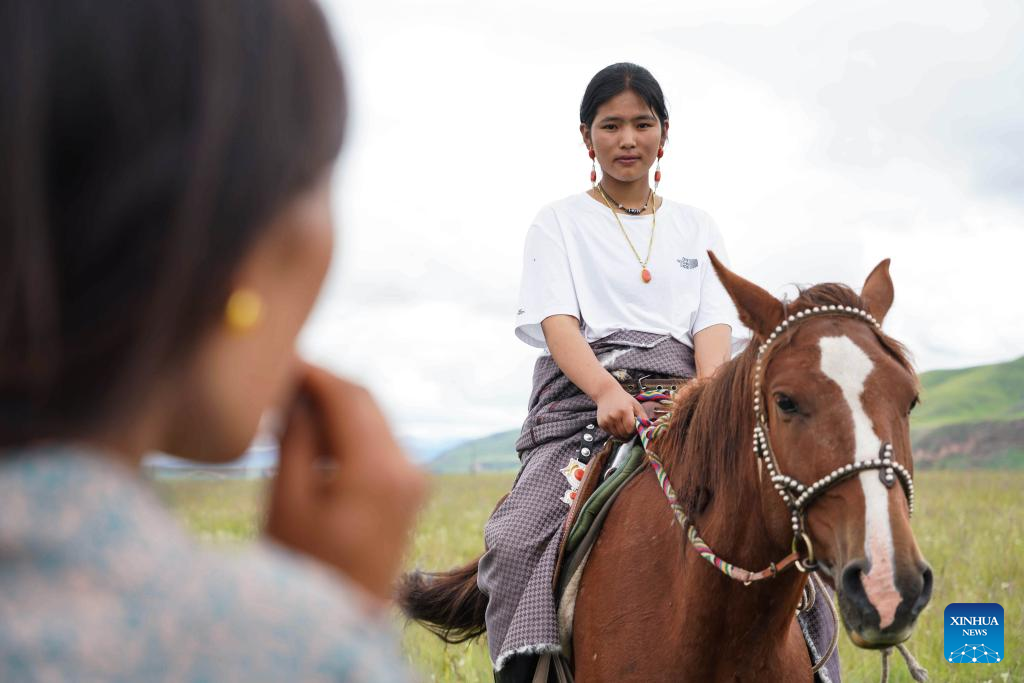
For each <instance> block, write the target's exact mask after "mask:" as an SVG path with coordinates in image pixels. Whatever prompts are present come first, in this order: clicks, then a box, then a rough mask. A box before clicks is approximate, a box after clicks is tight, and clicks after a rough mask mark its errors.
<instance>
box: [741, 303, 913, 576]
mask: <svg viewBox="0 0 1024 683" xmlns="http://www.w3.org/2000/svg"><path fill="white" fill-rule="evenodd" d="M822 315H829V316H847V317H853V318H857V319H860V320H863V321H864V322H866V323H868V324H870V325H872V326H873V327H874V329H876V330H878V331H881V329H882V326H881V324H880V323H879V322H878V321H877V320H875V318H874V317H873V316H872V315H871V314H870V313H868V312H867V311H864V310H862V309H859V308H854V307H853V306H839V305H828V306H814V307H812V308H808V309H805V310H803V311H799V312H797V313H794V314H793V315H790V316H788V317H786V318H785V319H784V320H783V321H782V322H781V323H779V325H778V327H776V328H775V330H774V331H773V332H772V333H771V334H770V335H768V338H767V339H765V341H764V343H762V344H761V346H760V347H759V348H758V349H757V360H756V363H755V365H754V454H755V455H756V456H757V457H758V459H759V460H758V468H759V469H758V473H759V474H760V466H761V464H762V463H763V464H764V467H765V468H766V469H767V470H768V476H769V477H771V482H772V484H773V486H774V487H775V490H776V491H777V492H778V494H779V496H781V497H782V500H783V502H784V503H785V504H786V506H787V507H788V508H789V514H790V525H791V526H792V528H793V544H792V548H793V552H794V553H796V552H798V548H799V546H800V544H801V543H803V545H804V548H805V549H806V555H805V557H803V558H801V559H799V560H797V561H796V567H797V569H799V570H800V571H811V570H814V569H817V567H818V563H817V562H816V561H815V559H814V548H813V547H812V545H811V539H810V537H808V535H807V532H806V518H807V508H809V507H810V506H811V504H812V503H813V502H814V501H815V500H817V499H818V498H819V497H820V496H821V495H822V494H823V493H825V491H827V490H829V489H830V488H832V487H833V486H835V485H836V484H839V483H840V482H843V481H845V480H847V479H849V478H851V477H853V476H854V475H857V474H860V473H861V472H865V471H867V470H878V478H879V479H880V480H881V482H882V483H883V484H884V485H885V487H886V488H892V487H893V484H895V483H896V478H897V477H898V478H899V480H900V484H901V485H902V486H903V492H904V493H905V494H906V496H907V503H908V507H909V510H910V514H911V515H913V514H914V481H913V479H912V478H911V476H910V472H908V471H907V468H905V467H904V466H903V465H901V464H900V463H898V462H895V461H894V460H893V451H892V444H891V443H888V442H886V443H883V444H882V446H881V448H880V449H879V451H878V457H877V458H874V459H871V460H861V461H859V462H854V463H850V464H848V465H843V466H842V467H837V468H836V469H834V470H832V471H831V472H829V473H828V474H826V475H825V476H824V477H822V478H820V479H818V480H817V481H815V482H814V483H813V484H810V485H807V486H805V485H804V484H801V483H800V482H799V481H797V480H796V479H794V478H793V477H790V476H787V475H786V474H784V473H783V472H782V470H781V468H780V467H779V463H778V460H777V459H776V458H775V453H774V451H773V450H772V444H771V435H770V434H769V432H768V418H767V417H766V415H765V412H764V409H763V407H762V406H763V405H764V403H765V402H764V401H762V398H763V388H762V387H763V381H762V379H763V377H764V368H765V367H766V365H767V363H766V356H767V354H768V351H769V350H770V348H771V346H772V344H773V343H774V342H775V341H776V340H777V339H778V338H779V337H780V336H781V335H782V334H784V333H785V332H786V331H787V330H788V329H789V328H790V327H791V326H792V325H794V324H795V323H797V322H799V321H802V320H806V319H808V318H812V317H815V316H822Z"/></svg>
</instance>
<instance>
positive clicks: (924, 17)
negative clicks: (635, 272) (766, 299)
mask: <svg viewBox="0 0 1024 683" xmlns="http://www.w3.org/2000/svg"><path fill="white" fill-rule="evenodd" d="M325 7H326V10H327V13H328V15H329V17H330V19H331V22H332V25H333V27H334V30H335V33H336V36H337V37H338V39H339V42H340V44H341V50H342V54H343V59H344V62H345V67H346V71H347V74H348V78H349V94H350V97H351V125H350V126H349V136H348V141H347V143H346V149H345V151H344V154H343V157H342V163H341V165H340V167H339V173H338V177H337V190H338V191H337V193H336V201H337V204H336V218H337V230H338V245H337V249H336V253H335V260H334V265H333V267H332V271H331V275H330V277H329V280H328V283H327V285H326V287H325V289H324V292H323V294H322V296H321V299H320V301H319V303H318V306H317V308H316V310H315V312H314V315H313V317H312V318H311V320H310V322H309V324H308V325H307V328H306V329H305V331H304V333H303V337H302V340H301V346H302V348H303V350H304V352H305V353H306V354H307V355H308V356H309V357H310V358H312V359H313V360H315V361H317V362H320V363H322V364H324V365H326V366H328V367H330V368H331V369H333V370H336V371H338V372H341V373H345V374H347V375H349V376H352V377H354V378H355V379H357V380H359V381H361V382H363V383H365V384H367V385H368V386H369V387H370V388H371V389H372V390H373V392H374V393H375V394H376V395H377V397H378V398H379V399H381V401H382V402H385V403H386V404H387V406H388V412H389V414H390V416H391V418H392V419H393V421H394V423H395V426H396V429H397V431H398V432H399V433H400V434H402V435H404V436H406V437H415V438H417V439H439V440H440V439H450V438H453V437H469V436H477V435H482V434H488V433H491V432H494V431H498V430H502V429H513V428H518V427H519V425H520V423H521V421H522V419H523V417H524V416H525V413H526V401H527V398H528V394H529V390H530V379H531V373H532V366H533V362H534V360H535V359H536V357H537V350H536V349H533V348H530V347H528V346H527V345H525V344H524V343H522V342H521V341H519V340H517V339H516V338H515V336H514V334H513V321H514V318H515V310H516V297H517V294H518V287H519V271H520V267H521V258H522V247H523V240H524V238H525V235H526V231H527V228H528V227H529V225H530V221H531V219H532V218H533V216H534V215H535V214H536V213H537V211H538V209H540V207H542V206H543V205H544V204H547V203H548V202H551V201H553V200H556V199H559V198H562V197H564V196H566V195H569V194H572V193H575V192H581V191H583V190H585V189H587V187H588V186H589V172H590V164H589V159H588V158H587V155H586V149H585V148H584V146H583V144H582V142H581V141H580V137H579V133H578V126H579V117H578V111H579V100H580V98H581V96H582V94H583V90H584V88H585V87H586V84H587V82H588V81H589V79H590V77H591V76H592V75H593V74H594V73H595V72H596V71H598V70H599V69H601V68H602V67H604V66H606V65H608V64H611V63H613V62H618V61H634V62H637V63H639V64H642V65H644V66H646V67H647V68H649V69H650V70H651V71H652V72H653V73H654V75H655V77H656V78H658V80H659V81H660V82H661V84H662V87H663V89H664V91H665V93H666V96H667V98H668V101H669V114H670V119H671V132H670V141H669V144H668V145H667V147H666V153H665V158H664V160H663V163H662V169H663V181H662V184H661V192H662V193H663V194H664V195H666V196H668V197H671V198H672V199H675V200H677V201H681V202H684V203H687V204H692V205H694V206H697V207H700V208H702V209H704V210H706V211H708V212H709V213H710V214H711V215H712V216H714V217H715V219H716V221H717V222H718V225H719V227H720V228H721V230H722V233H723V235H724V237H725V240H726V244H727V246H728V248H729V251H730V255H731V257H732V263H733V268H734V270H736V271H737V272H738V273H740V274H741V275H743V276H745V277H747V278H749V279H751V280H753V281H755V282H758V283H759V284H761V285H762V286H765V287H766V288H768V289H769V290H771V291H772V292H774V293H775V294H777V295H779V296H781V295H782V294H783V293H785V292H787V291H788V292H790V293H791V294H792V293H793V291H794V290H793V286H792V285H793V283H808V284H809V283H814V282H820V281H826V280H828V281H840V282H846V283H848V284H850V285H852V286H854V287H855V288H858V289H859V287H860V286H861V284H862V283H863V280H864V277H865V276H866V275H867V273H868V272H869V271H870V270H871V268H872V267H873V266H874V265H875V264H876V263H878V261H880V260H881V259H883V258H885V257H891V258H892V259H893V263H892V276H893V280H894V282H895V287H896V303H895V305H894V307H893V309H892V311H891V313H890V316H889V317H888V319H887V320H886V328H887V330H888V331H889V332H890V333H891V334H893V335H894V336H896V337H897V338H899V339H901V340H903V341H904V342H905V343H907V344H908V346H909V347H910V349H911V351H912V352H913V354H914V357H915V358H916V362H917V366H918V369H919V370H922V371H923V370H929V369H934V368H947V367H962V366H968V365H976V364H981V363H990V362H996V361H1002V360H1007V359H1010V358H1014V357H1017V356H1020V355H1022V354H1024V304H1022V303H1021V298H1020V290H1021V287H1020V285H1019V281H1020V277H1021V271H1022V263H1021V261H1022V258H1024V10H1022V5H1021V3H1020V2H1018V1H1017V0H1012V1H1010V0H1007V1H1002V2H974V1H971V2H968V1H962V2H942V3H937V2H934V1H927V2H925V1H922V2H904V1H901V2H895V3H894V2H891V1H884V2H849V1H848V0H842V1H836V2H778V1H776V2H772V3H763V2H736V1H728V2H723V1H722V0H714V1H713V2H712V1H704V2H692V1H688V2H685V3H669V2H664V1H662V2H657V3H645V2H632V3H622V2H615V3H601V2H593V1H588V2H564V1H563V2H557V3H551V2H546V1H545V2H540V1H537V2H504V3H493V2H484V1H482V0H449V1H448V2H432V3H410V2H398V1H395V0H374V1H373V2H357V1H356V0H328V1H327V2H326V3H325Z"/></svg>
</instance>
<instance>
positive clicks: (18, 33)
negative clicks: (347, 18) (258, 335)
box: [0, 0, 346, 446]
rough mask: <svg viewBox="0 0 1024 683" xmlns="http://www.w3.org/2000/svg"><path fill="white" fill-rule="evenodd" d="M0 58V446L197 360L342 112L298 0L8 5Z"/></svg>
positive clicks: (67, 422) (70, 423)
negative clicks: (248, 258) (257, 245)
mask: <svg viewBox="0 0 1024 683" xmlns="http://www.w3.org/2000/svg"><path fill="white" fill-rule="evenodd" d="M0 64H3V65H4V66H3V68H2V69H0V159H2V160H3V169H2V170H0V446H5V445H15V444H19V443H24V442H27V441H32V440H36V439H39V438H49V437H55V438H59V437H75V436H81V435H83V434H84V433H86V432H87V431H88V430H90V429H94V428H96V426H97V425H98V424H99V423H100V421H101V420H108V419H111V418H112V417H113V416H114V415H116V414H119V413H118V411H119V410H120V409H121V408H125V407H129V406H131V405H133V404H134V403H135V402H136V401H138V400H139V399H140V398H141V397H142V396H143V392H145V391H146V389H147V387H148V386H151V385H152V383H153V382H154V381H155V380H156V379H158V378H161V377H163V376H164V375H165V374H166V373H167V372H169V371H172V370H173V368H174V367H175V365H176V364H177V363H180V362H181V361H183V360H184V359H185V358H186V357H187V356H188V355H189V354H190V353H191V352H193V351H194V349H195V348H196V347H197V344H198V341H199V340H200V338H201V337H202V334H203V333H204V332H205V331H207V330H208V329H209V328H210V326H211V325H212V324H213V322H214V321H215V320H217V319H219V318H220V316H221V315H222V311H223V307H224V304H225V301H226V299H227V296H228V289H229V287H230V281H229V280H230V277H231V276H232V274H233V273H234V271H235V269H236V268H237V266H238V265H239V263H240V262H241V260H242V258H243V257H244V256H245V254H246V253H247V250H248V249H249V248H250V247H251V246H252V244H253V243H254V242H255V240H256V239H257V237H259V235H260V234H261V233H262V231H263V230H264V229H265V228H266V227H267V225H268V224H269V222H270V219H271V218H272V216H273V214H274V213H275V212H277V211H279V210H280V209H281V208H282V207H283V206H284V205H285V204H286V203H287V202H288V201H289V200H290V199H292V198H294V197H295V196H296V195H297V194H299V193H300V192H301V191H302V190H304V189H306V188H308V187H310V186H311V185H312V184H313V183H314V182H315V181H316V180H317V179H318V178H320V177H322V174H323V172H324V171H325V170H326V169H327V168H328V167H329V165H330V164H331V163H332V162H333V160H334V158H335V157H336V156H337V153H338V151H339V149H340V146H341V142H342V133H343V129H344V124H345V111H346V102H345V93H344V85H343V82H342V74H341V67H340V64H339V61H338V57H337V52H336V49H335V47H334V44H333V42H332V40H331V37H330V33H329V31H328V28H327V25H326V21H325V19H324V17H323V15H322V13H321V12H320V10H319V9H318V8H317V6H316V5H314V4H313V3H312V2H311V1H310V0H216V1H215V2H210V1H209V0H172V1H170V2H168V1H167V0H112V1H104V2H94V1H93V0H11V1H9V2H3V3H0Z"/></svg>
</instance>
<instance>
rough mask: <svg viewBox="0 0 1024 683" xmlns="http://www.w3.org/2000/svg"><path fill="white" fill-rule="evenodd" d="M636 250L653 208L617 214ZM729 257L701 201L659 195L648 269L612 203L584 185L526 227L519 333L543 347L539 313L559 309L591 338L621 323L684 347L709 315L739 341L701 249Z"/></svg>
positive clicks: (742, 332) (740, 330) (739, 328)
mask: <svg viewBox="0 0 1024 683" xmlns="http://www.w3.org/2000/svg"><path fill="white" fill-rule="evenodd" d="M619 219H620V220H621V221H622V225H623V227H625V229H626V232H627V233H628V234H629V239H630V240H631V241H632V242H633V246H634V247H635V248H636V250H637V251H638V252H639V253H640V257H641V258H643V257H644V256H646V255H647V244H648V241H649V240H650V235H651V222H652V217H651V216H650V215H644V216H630V215H627V214H619ZM709 249H710V250H712V251H714V252H715V256H717V257H718V258H719V260H721V261H722V262H723V263H725V264H728V262H729V258H728V254H727V253H726V250H725V243H724V242H723V241H722V235H721V233H719V231H718V226H716V225H715V221H714V220H713V219H712V218H711V216H709V215H708V214H707V213H705V212H704V211H701V210H700V209H697V208H695V207H692V206H688V205H686V204H680V203H678V202H673V201H671V200H668V199H665V200H664V201H663V202H662V205H661V207H660V208H659V209H658V226H657V229H656V230H655V234H654V246H653V247H652V249H651V257H650V260H649V261H648V264H647V269H648V270H649V271H650V273H651V281H650V282H648V283H645V282H644V281H643V280H642V279H641V276H640V272H641V266H640V263H639V262H638V261H637V259H636V257H635V256H634V255H633V252H632V250H630V248H629V245H628V244H627V243H626V239H625V237H623V235H622V231H621V230H620V229H619V224H618V223H617V222H616V220H615V216H613V215H612V212H611V210H609V208H608V207H607V206H606V205H605V204H603V203H599V202H598V201H596V200H594V199H593V198H592V197H591V196H590V195H588V194H586V193H580V194H575V195H572V196H570V197H567V198H565V199H562V200H560V201H557V202H554V203H552V204H549V205H547V206H545V207H544V208H543V209H541V210H540V213H538V214H537V217H536V218H535V219H534V221H533V225H531V226H530V230H529V232H528V233H527V235H526V248H525V250H524V254H523V277H522V283H521V285H520V291H519V307H518V311H517V313H516V336H517V337H519V338H520V339H522V340H523V341H524V342H526V343H527V344H530V345H531V346H536V347H539V348H543V349H545V350H546V349H547V346H546V344H545V342H544V333H543V331H542V330H541V325H540V323H541V321H543V320H544V319H545V318H547V317H548V316H551V315H557V314H565V315H571V316H574V317H576V318H577V319H578V320H580V322H581V325H582V330H583V333H584V336H585V338H586V339H587V341H588V342H592V341H596V340H598V339H601V338H603V337H606V336H607V335H609V334H611V333H612V332H615V331H618V330H637V331H641V332H654V333H657V334H670V335H672V336H673V337H675V338H676V339H678V340H679V341H681V342H682V343H684V344H686V345H687V346H689V347H691V348H692V347H693V335H694V334H696V333H697V332H700V331H701V330H703V329H704V328H706V327H710V326H711V325H716V324H720V323H721V324H725V325H729V326H730V328H731V329H732V346H733V349H734V350H736V349H737V348H738V347H740V346H742V344H743V343H744V342H745V340H746V339H747V336H748V333H747V330H746V328H745V327H743V325H742V323H740V321H739V319H738V318H737V316H736V308H735V306H734V305H733V303H732V300H731V299H730V298H729V295H728V294H727V293H726V291H725V288H724V287H722V284H721V282H719V280H718V276H717V275H716V274H715V271H714V268H712V267H711V262H710V260H709V259H708V255H707V251H708V250H709Z"/></svg>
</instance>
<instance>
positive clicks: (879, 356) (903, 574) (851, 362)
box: [711, 254, 932, 647]
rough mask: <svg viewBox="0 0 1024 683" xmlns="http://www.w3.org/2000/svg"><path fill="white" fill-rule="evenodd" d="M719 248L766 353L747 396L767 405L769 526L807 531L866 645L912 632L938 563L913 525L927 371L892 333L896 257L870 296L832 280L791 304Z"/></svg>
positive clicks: (867, 287) (857, 638)
mask: <svg viewBox="0 0 1024 683" xmlns="http://www.w3.org/2000/svg"><path fill="white" fill-rule="evenodd" d="M711 257H712V262H713V264H714V267H715V270H716V271H717V272H718V276H719V279H720V280H721V281H722V284H723V285H724V286H725V288H726V290H727V291H728V292H729V295H730V296H731V297H732V299H733V301H734V302H735V304H736V307H737V309H738V311H739V315H740V318H741V319H742V320H743V322H744V323H745V324H746V325H747V326H748V327H750V329H751V330H752V331H753V332H754V335H755V339H754V342H753V344H754V346H756V347H758V348H759V349H761V357H760V359H759V361H756V365H754V366H753V368H754V369H753V373H752V374H753V375H754V381H755V382H756V383H757V385H756V389H755V390H754V391H753V392H752V394H753V395H751V396H750V397H749V400H750V401H755V400H756V401H757V405H756V408H755V411H756V412H755V416H756V418H755V419H756V420H757V422H758V424H760V425H761V430H760V431H759V432H758V434H760V436H757V435H755V439H754V441H755V447H758V444H759V443H761V439H762V438H763V439H764V442H763V443H764V445H763V446H761V447H760V450H759V456H758V457H759V458H760V460H759V461H758V467H760V468H761V477H762V486H763V489H764V490H765V491H766V492H767V495H765V496H764V497H763V498H764V507H765V511H766V513H769V518H770V519H772V520H773V522H772V531H771V533H772V534H773V535H774V534H777V535H778V536H779V537H780V538H787V537H791V538H796V537H799V534H801V533H806V535H807V537H808V538H809V541H810V544H811V545H812V547H813V555H814V561H816V562H817V563H818V565H819V566H820V568H821V569H822V571H823V572H824V573H825V574H826V575H827V576H828V577H830V578H831V579H832V583H833V585H834V586H835V588H836V591H837V593H838V595H839V605H840V609H841V612H842V615H843V621H844V623H845V625H846V629H847V631H848V633H849V634H850V638H851V640H852V641H853V642H854V643H855V644H856V645H859V646H861V647H887V646H890V645H893V644H895V643H899V642H901V641H903V640H906V639H907V638H908V637H909V636H910V632H911V630H912V629H913V626H914V622H915V620H916V618H917V615H918V614H919V613H920V612H921V610H922V609H923V608H924V606H925V605H926V604H927V603H928V600H929V598H930V597H931V588H932V573H931V569H930V568H929V567H928V564H927V563H926V562H925V561H924V559H923V557H922V556H921V552H920V551H919V550H918V547H917V543H916V542H915V540H914V534H913V532H912V531H911V528H910V512H911V509H910V502H911V497H910V494H911V493H912V491H913V485H912V483H911V480H910V475H911V474H912V472H913V461H912V458H911V446H910V429H909V416H910V411H911V410H912V408H913V407H914V405H915V404H916V403H917V393H918V383H917V378H916V375H915V373H914V371H913V369H912V368H911V366H910V364H909V363H908V362H907V360H906V358H905V356H904V352H903V350H902V347H901V346H900V345H899V344H898V343H896V342H895V341H893V340H891V339H890V338H889V337H887V336H886V335H885V334H884V333H882V331H881V322H882V319H883V318H884V317H885V315H886V313H887V312H888V310H889V307H890V306H891V305H892V301H893V286H892V280H891V279H890V278H889V261H888V260H885V261H882V263H880V264H879V265H878V266H877V267H876V268H875V269H874V270H873V271H872V272H871V274H870V275H869V276H868V278H867V280H866V281H865V283H864V288H863V290H862V292H861V295H860V296H859V297H858V296H857V295H856V294H855V293H854V292H853V291H852V290H851V289H849V288H848V287H846V286H843V285H835V284H824V285H816V286H814V287H811V288H809V289H806V290H804V291H803V292H801V295H800V297H799V298H798V299H797V300H796V301H793V302H791V303H789V304H788V306H784V305H783V303H782V302H780V301H779V300H778V299H776V298H775V297H773V296H772V295H771V294H769V293H768V292H766V291H765V290H763V289H761V288H760V287H758V286H757V285H755V284H753V283H751V282H748V281H747V280H744V279H743V278H741V277H739V276H737V275H735V274H734V273H732V272H730V271H729V270H728V269H726V268H725V267H724V266H723V265H722V264H721V263H720V262H719V261H718V260H717V259H715V258H714V255H713V254H711ZM804 311H808V312H809V314H803V313H802V312H804ZM798 312H800V313H801V315H800V316H799V317H797V316H796V314H797V313H798ZM791 316H792V318H791ZM876 321H877V325H876V324H875V322H876ZM751 353H753V349H752V350H751ZM755 396H756V397H757V398H756V399H755ZM762 418H763V419H762ZM886 444H889V445H890V448H889V449H888V452H889V453H891V456H890V458H891V461H892V465H891V466H887V465H886V462H887V461H886V457H887V456H886V453H887V448H886ZM752 459H753V458H752ZM752 464H753V463H752ZM773 475H774V481H772V479H773ZM786 477H788V478H791V479H790V480H788V481H787V480H786V479H785V478H786ZM812 485H814V486H813V488H812ZM808 488H811V490H810V491H808V490H807V489H808ZM804 494H806V495H804ZM780 495H781V496H782V498H783V500H784V501H785V503H786V504H787V505H789V507H790V509H789V511H788V512H787V511H786V505H784V504H783V502H780V499H779V496H780ZM772 510H774V512H771V511H772ZM794 520H796V524H794ZM792 526H796V527H797V529H796V530H794V528H792ZM797 545H798V547H800V549H801V550H803V551H804V552H806V550H807V549H806V548H804V547H803V546H804V545H805V544H804V543H802V542H798V543H797Z"/></svg>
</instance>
